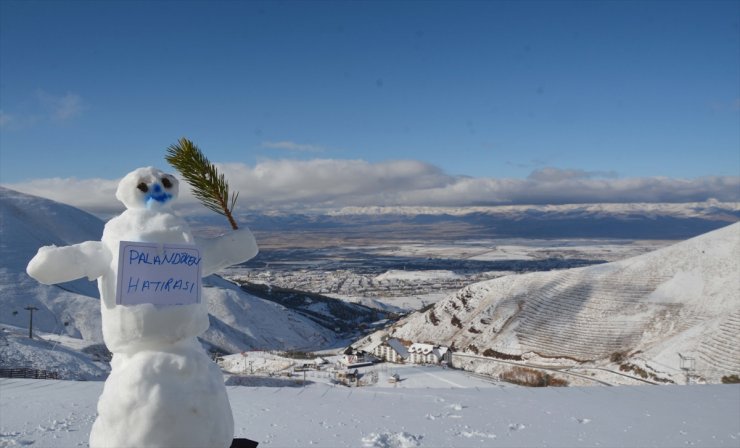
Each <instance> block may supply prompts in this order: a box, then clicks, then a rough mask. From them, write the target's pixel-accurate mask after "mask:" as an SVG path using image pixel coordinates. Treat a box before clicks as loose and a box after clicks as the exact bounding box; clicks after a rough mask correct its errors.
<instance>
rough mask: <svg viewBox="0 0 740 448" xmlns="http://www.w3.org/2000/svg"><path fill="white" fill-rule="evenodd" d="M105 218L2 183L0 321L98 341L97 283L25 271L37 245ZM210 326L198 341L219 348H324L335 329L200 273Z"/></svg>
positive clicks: (87, 236) (98, 230) (89, 231)
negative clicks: (49, 281)
mask: <svg viewBox="0 0 740 448" xmlns="http://www.w3.org/2000/svg"><path fill="white" fill-rule="evenodd" d="M103 225H104V223H103V222H102V221H100V220H99V219H98V218H96V217H94V216H92V215H90V214H87V213H85V212H83V211H81V210H78V209H76V208H73V207H70V206H68V205H64V204H60V203H57V202H54V201H50V200H47V199H42V198H38V197H34V196H30V195H26V194H22V193H18V192H16V191H13V190H9V189H7V188H2V187H0V304H1V305H2V309H3V311H2V314H0V324H5V325H9V326H12V327H17V328H28V321H29V316H28V311H26V310H25V308H26V307H27V306H35V307H37V308H38V311H36V312H35V313H34V316H33V324H34V329H35V330H38V331H42V332H46V333H55V334H65V335H68V336H71V337H74V338H80V339H83V340H86V341H88V342H89V343H99V342H101V341H102V333H101V330H100V328H101V327H100V325H101V324H100V308H99V307H100V302H99V300H98V297H99V296H98V291H97V286H96V284H95V282H89V281H87V280H86V279H82V280H77V281H74V282H69V283H65V284H61V285H52V286H47V285H42V284H39V283H38V282H36V281H35V280H33V279H31V278H30V277H29V276H28V275H27V274H26V272H25V268H26V265H27V263H28V261H29V260H30V259H31V258H32V257H33V256H34V255H35V254H36V251H37V250H38V248H39V247H41V246H44V245H49V244H56V245H68V244H75V243H79V242H82V241H86V240H99V239H100V236H101V235H102V231H103ZM203 284H204V288H203V292H204V296H205V297H206V298H207V300H208V307H209V312H210V314H211V328H210V329H209V330H208V332H207V333H206V334H204V336H203V339H204V340H205V341H206V342H207V343H209V344H211V345H212V346H214V347H215V348H219V349H221V350H224V351H229V352H235V351H241V350H246V349H251V348H270V349H293V348H317V347H325V346H327V345H328V344H330V343H331V342H332V341H334V339H335V336H334V333H333V332H331V331H329V330H327V329H326V328H324V327H321V326H320V325H317V324H316V323H314V322H313V321H311V320H310V319H307V318H305V317H303V316H301V315H300V314H298V313H295V312H293V311H290V310H287V309H285V308H284V307H281V306H279V305H276V304H274V303H271V302H268V301H265V300H262V299H259V298H257V297H254V296H252V295H250V294H247V293H245V292H244V291H242V290H241V289H239V288H238V287H237V286H236V285H234V284H232V283H230V282H228V281H226V280H224V279H222V278H220V277H218V276H211V277H207V278H206V279H204V282H203Z"/></svg>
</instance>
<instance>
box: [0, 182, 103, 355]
mask: <svg viewBox="0 0 740 448" xmlns="http://www.w3.org/2000/svg"><path fill="white" fill-rule="evenodd" d="M102 234H103V222H102V221H100V220H99V219H98V218H96V217H94V216H92V215H90V214H88V213H85V212H83V211H82V210H78V209H76V208H74V207H70V206H68V205H64V204H60V203H57V202H54V201H50V200H48V199H42V198H38V197H35V196H29V195H26V194H22V193H18V192H15V191H13V190H9V189H7V188H3V187H0V303H2V306H3V312H2V314H0V324H7V325H12V326H15V327H22V328H28V317H29V316H28V311H26V310H24V308H25V307H27V306H35V307H37V308H38V309H39V310H38V311H37V312H35V313H34V316H33V323H34V328H37V329H39V330H42V331H46V332H49V333H62V334H67V335H69V336H73V337H77V338H83V339H86V340H90V341H98V342H100V341H102V340H103V335H102V333H101V330H100V309H99V306H100V304H99V301H98V299H97V298H98V297H99V295H98V289H97V286H96V284H95V283H94V282H89V281H87V280H86V279H81V280H76V281H73V282H69V283H63V284H60V285H52V286H47V285H42V284H40V283H38V282H37V281H36V280H33V279H32V278H30V277H29V276H28V275H27V274H26V265H27V264H28V261H29V260H30V259H31V258H32V257H33V256H34V255H35V254H36V251H37V250H38V248H39V247H41V246H45V245H49V244H55V245H57V246H65V245H69V244H76V243H80V242H82V241H86V240H99V239H100V236H101V235H102Z"/></svg>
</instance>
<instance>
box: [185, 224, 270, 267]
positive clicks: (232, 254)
mask: <svg viewBox="0 0 740 448" xmlns="http://www.w3.org/2000/svg"><path fill="white" fill-rule="evenodd" d="M196 244H197V245H198V247H199V248H200V250H201V258H202V259H203V261H202V263H203V264H202V266H201V270H202V271H201V272H202V275H203V277H205V276H207V275H211V274H213V273H214V272H217V271H219V270H221V269H223V268H225V267H227V266H231V265H234V264H238V263H243V262H245V261H247V260H249V259H250V258H253V257H254V256H255V255H257V252H259V249H258V248H257V241H255V239H254V235H252V232H250V231H249V229H247V228H241V229H237V230H234V231H233V232H230V233H228V234H226V235H221V236H219V237H217V238H208V239H196Z"/></svg>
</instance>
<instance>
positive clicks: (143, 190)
mask: <svg viewBox="0 0 740 448" xmlns="http://www.w3.org/2000/svg"><path fill="white" fill-rule="evenodd" d="M136 188H138V189H139V190H141V191H142V193H146V192H147V191H149V187H147V186H146V184H145V183H144V182H142V183H140V184H139V185H137V186H136Z"/></svg>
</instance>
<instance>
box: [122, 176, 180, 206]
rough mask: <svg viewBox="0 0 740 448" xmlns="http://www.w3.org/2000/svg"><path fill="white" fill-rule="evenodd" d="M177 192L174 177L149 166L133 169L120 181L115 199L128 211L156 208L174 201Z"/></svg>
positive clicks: (177, 187) (177, 183)
mask: <svg viewBox="0 0 740 448" xmlns="http://www.w3.org/2000/svg"><path fill="white" fill-rule="evenodd" d="M178 192H179V182H178V181H177V179H176V178H175V176H173V175H171V174H167V173H165V172H163V171H161V170H158V169H156V168H154V167H151V166H149V167H146V168H138V169H135V170H134V171H132V172H130V173H128V174H127V175H126V176H125V177H124V178H123V179H121V182H119V184H118V190H116V199H118V200H119V201H121V202H123V205H125V206H126V208H128V209H137V208H138V209H142V208H158V207H162V206H164V205H168V204H169V203H170V201H172V200H174V199H176V198H177V193H178Z"/></svg>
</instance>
